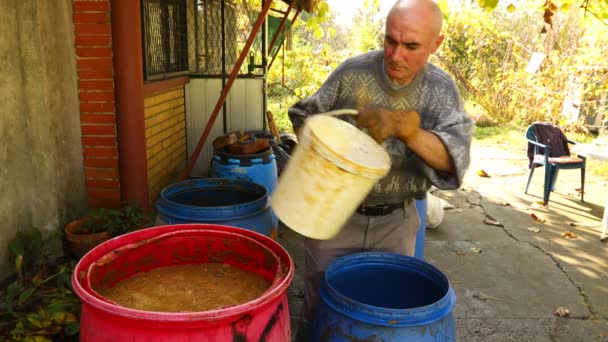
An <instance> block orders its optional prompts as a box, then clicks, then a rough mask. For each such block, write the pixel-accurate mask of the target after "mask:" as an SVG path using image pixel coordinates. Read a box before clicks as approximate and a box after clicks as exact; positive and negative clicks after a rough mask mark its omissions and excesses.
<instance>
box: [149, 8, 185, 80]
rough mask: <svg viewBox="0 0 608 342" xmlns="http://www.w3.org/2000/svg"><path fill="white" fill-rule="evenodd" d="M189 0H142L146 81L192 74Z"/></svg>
mask: <svg viewBox="0 0 608 342" xmlns="http://www.w3.org/2000/svg"><path fill="white" fill-rule="evenodd" d="M186 4H187V0H142V26H143V27H142V31H143V32H142V33H143V35H144V56H143V57H144V63H145V65H144V73H145V76H146V80H151V79H159V78H165V77H169V76H174V75H176V74H181V73H187V72H188V39H187V27H188V26H187V22H186Z"/></svg>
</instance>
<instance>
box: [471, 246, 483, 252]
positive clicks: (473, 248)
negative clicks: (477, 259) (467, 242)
mask: <svg viewBox="0 0 608 342" xmlns="http://www.w3.org/2000/svg"><path fill="white" fill-rule="evenodd" d="M471 252H473V253H481V249H479V248H477V247H471Z"/></svg>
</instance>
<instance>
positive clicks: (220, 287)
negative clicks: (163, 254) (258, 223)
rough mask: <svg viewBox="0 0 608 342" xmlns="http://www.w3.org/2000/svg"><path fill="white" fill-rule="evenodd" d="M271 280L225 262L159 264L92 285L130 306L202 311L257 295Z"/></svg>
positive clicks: (148, 308) (147, 309) (239, 302)
mask: <svg viewBox="0 0 608 342" xmlns="http://www.w3.org/2000/svg"><path fill="white" fill-rule="evenodd" d="M270 284H271V282H270V281H269V280H268V279H266V278H263V277H261V276H259V275H257V274H255V273H252V272H248V271H244V270H241V269H239V268H238V267H234V266H230V265H228V264H219V263H207V264H196V265H182V266H169V267H159V268H155V269H152V270H150V271H148V272H142V273H138V274H135V275H134V276H132V277H130V278H127V279H124V280H122V281H120V282H118V283H117V284H116V285H114V287H111V288H103V289H95V290H96V291H97V292H98V293H99V294H101V295H102V296H103V297H105V298H107V299H109V300H111V301H113V302H114V303H116V304H119V305H121V306H125V307H128V308H131V309H137V310H143V311H160V312H202V311H208V310H213V309H218V308H222V307H226V306H232V305H239V304H243V303H246V302H249V301H251V300H254V299H256V298H259V297H260V296H261V295H262V293H264V291H266V290H267V289H268V288H269V287H270Z"/></svg>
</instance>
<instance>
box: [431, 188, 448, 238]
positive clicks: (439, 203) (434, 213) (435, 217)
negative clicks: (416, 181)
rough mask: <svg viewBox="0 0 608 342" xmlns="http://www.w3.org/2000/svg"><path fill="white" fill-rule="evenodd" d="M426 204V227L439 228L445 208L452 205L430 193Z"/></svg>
mask: <svg viewBox="0 0 608 342" xmlns="http://www.w3.org/2000/svg"><path fill="white" fill-rule="evenodd" d="M426 203H427V204H426V205H427V207H426V227H427V228H431V229H433V228H437V227H438V226H439V225H440V224H441V222H442V221H443V216H444V208H445V207H449V206H451V205H450V204H449V203H448V202H446V201H445V200H443V199H441V198H439V197H437V196H435V195H433V194H431V193H430V192H427V193H426Z"/></svg>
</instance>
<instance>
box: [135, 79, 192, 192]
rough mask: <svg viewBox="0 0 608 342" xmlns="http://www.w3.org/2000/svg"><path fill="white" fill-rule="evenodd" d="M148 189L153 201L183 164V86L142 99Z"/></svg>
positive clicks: (184, 111)
mask: <svg viewBox="0 0 608 342" xmlns="http://www.w3.org/2000/svg"><path fill="white" fill-rule="evenodd" d="M144 105H145V110H144V112H145V118H146V119H145V122H146V154H147V163H148V193H149V200H150V203H154V202H155V201H156V199H157V197H158V195H159V193H160V191H161V190H162V189H163V188H164V187H165V186H167V185H169V184H171V183H173V182H175V181H177V179H178V177H179V175H180V172H181V171H183V170H184V168H185V167H186V158H187V155H186V110H185V104H184V86H178V87H174V88H171V89H168V90H166V91H162V92H159V93H156V94H152V95H149V96H147V97H146V98H145V100H144Z"/></svg>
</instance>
